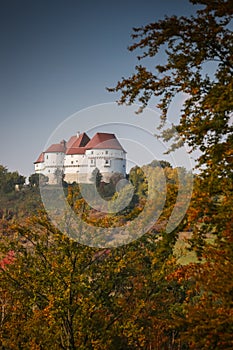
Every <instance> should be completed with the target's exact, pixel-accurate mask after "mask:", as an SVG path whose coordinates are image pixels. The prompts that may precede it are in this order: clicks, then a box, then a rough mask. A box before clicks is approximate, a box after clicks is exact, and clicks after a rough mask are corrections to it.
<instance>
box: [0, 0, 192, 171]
mask: <svg viewBox="0 0 233 350" xmlns="http://www.w3.org/2000/svg"><path fill="white" fill-rule="evenodd" d="M0 5H1V6H0V45H1V55H0V118H1V129H0V149H1V157H0V163H1V164H3V165H5V166H7V167H8V169H9V170H10V171H13V170H18V171H19V172H20V173H21V174H23V175H26V176H28V175H30V174H32V173H33V172H34V168H33V162H34V161H35V160H36V158H37V157H38V155H39V153H40V152H41V151H42V150H43V149H44V147H45V144H46V143H47V141H48V139H49V137H50V135H51V134H52V133H53V131H54V130H55V129H56V128H57V126H58V125H59V124H60V123H62V122H63V121H64V120H65V119H66V118H67V117H69V116H70V115H73V114H74V113H76V112H77V111H80V110H82V109H84V108H88V107H91V106H93V105H99V104H104V103H109V102H114V101H115V100H116V99H117V95H115V94H111V93H109V92H107V91H106V87H111V86H114V85H115V83H116V82H117V81H118V80H119V79H120V78H121V77H122V76H128V75H130V74H131V73H132V72H133V68H134V66H135V64H136V54H132V53H130V52H128V51H127V46H129V45H130V44H131V38H130V34H131V33H132V28H133V27H139V26H141V25H145V24H147V23H150V22H153V21H155V20H158V19H160V18H163V17H164V15H172V14H177V15H188V14H190V13H191V12H192V11H194V9H195V7H194V6H193V5H191V4H190V3H189V2H188V0H176V1H174V0H163V1H157V0H154V1H152V0H143V1H142V0H140V1H138V0H124V1H123V0H118V1H111V0H108V1H106V0H99V1H94V0H92V1H90V0H87V1H84V0H82V1H79V0H2V1H1V2H0ZM174 109H176V106H175V105H174ZM91 110H93V109H91ZM103 112H104V110H103ZM108 113H111V111H108ZM88 118H93V120H95V118H97V115H95V112H94V111H93V114H92V116H90V115H89V116H88ZM110 119H111V122H114V118H113V117H111V118H110ZM115 121H116V122H117V121H118V120H117V118H116V120H115ZM131 122H132V123H133V118H132V120H131ZM96 123H98V118H97V119H96V120H95V124H96ZM136 124H137V123H136ZM90 125H91V124H90ZM93 125H94V124H93ZM84 127H85V123H84V124H82V122H80V124H79V125H75V127H74V130H73V131H71V134H74V133H75V132H76V131H77V130H80V131H85V130H83V128H84ZM108 130H109V128H108ZM129 132H130V130H129ZM152 132H153V130H152ZM132 133H133V131H132ZM129 136H130V135H129ZM64 138H67V135H64ZM55 141H57V142H59V141H60V140H59V139H58V140H55ZM140 142H142V141H140ZM139 158H140V153H139ZM138 161H139V163H140V162H142V161H143V156H142V158H141V159H139V160H138Z"/></svg>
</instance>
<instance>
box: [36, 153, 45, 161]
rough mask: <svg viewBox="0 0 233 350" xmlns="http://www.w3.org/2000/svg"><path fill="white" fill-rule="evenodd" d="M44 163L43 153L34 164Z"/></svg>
mask: <svg viewBox="0 0 233 350" xmlns="http://www.w3.org/2000/svg"><path fill="white" fill-rule="evenodd" d="M43 162H44V153H43V152H42V153H41V154H40V155H39V157H38V159H37V160H36V161H35V162H34V164H36V163H43Z"/></svg>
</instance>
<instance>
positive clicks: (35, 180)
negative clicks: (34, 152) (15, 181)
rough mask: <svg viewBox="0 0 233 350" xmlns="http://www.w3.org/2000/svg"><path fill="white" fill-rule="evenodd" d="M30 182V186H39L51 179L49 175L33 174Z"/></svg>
mask: <svg viewBox="0 0 233 350" xmlns="http://www.w3.org/2000/svg"><path fill="white" fill-rule="evenodd" d="M28 180H29V184H30V186H32V187H33V186H35V187H39V184H46V183H47V182H48V181H49V178H48V176H45V175H44V174H37V173H35V174H32V175H31V176H29V179H28Z"/></svg>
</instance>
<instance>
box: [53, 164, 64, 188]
mask: <svg viewBox="0 0 233 350" xmlns="http://www.w3.org/2000/svg"><path fill="white" fill-rule="evenodd" d="M63 177H64V171H63V170H62V169H61V168H56V170H55V171H54V178H55V180H56V182H57V184H60V183H62V180H63Z"/></svg>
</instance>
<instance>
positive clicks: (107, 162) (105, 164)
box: [104, 159, 111, 167]
mask: <svg viewBox="0 0 233 350" xmlns="http://www.w3.org/2000/svg"><path fill="white" fill-rule="evenodd" d="M110 165H111V161H110V160H109V159H105V162H104V166H106V167H108V166H110Z"/></svg>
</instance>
